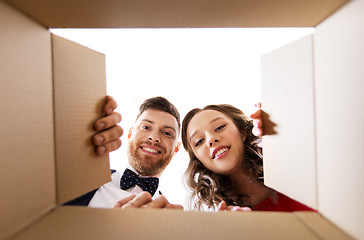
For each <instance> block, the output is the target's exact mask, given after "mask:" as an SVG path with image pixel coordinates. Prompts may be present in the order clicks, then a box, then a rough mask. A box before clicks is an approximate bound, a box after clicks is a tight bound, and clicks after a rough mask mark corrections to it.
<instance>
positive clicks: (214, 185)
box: [182, 104, 263, 210]
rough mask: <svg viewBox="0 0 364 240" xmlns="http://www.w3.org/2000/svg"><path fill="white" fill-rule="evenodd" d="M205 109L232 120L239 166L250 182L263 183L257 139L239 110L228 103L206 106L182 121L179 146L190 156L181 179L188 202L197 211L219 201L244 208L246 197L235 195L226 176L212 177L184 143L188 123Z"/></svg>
mask: <svg viewBox="0 0 364 240" xmlns="http://www.w3.org/2000/svg"><path fill="white" fill-rule="evenodd" d="M205 110H216V111H219V112H222V113H223V114H225V115H226V116H227V117H228V118H229V119H231V120H232V121H233V123H234V124H235V125H236V127H237V128H238V129H239V132H240V135H241V137H242V140H243V141H242V142H243V144H244V149H245V151H244V161H242V166H241V167H242V169H243V170H244V172H246V173H247V174H248V175H249V176H250V177H251V178H252V179H257V180H258V181H261V182H262V181H263V158H262V154H261V149H260V148H259V147H258V146H257V145H258V143H259V142H260V141H261V138H259V137H256V136H254V135H253V134H252V129H253V123H252V121H251V120H249V119H248V117H247V116H246V115H245V114H244V113H243V112H242V111H241V110H240V109H238V108H236V107H234V106H232V105H228V104H221V105H208V106H206V107H204V108H202V109H201V108H195V109H192V110H191V111H189V112H188V113H187V114H186V116H185V118H184V119H183V122H182V143H183V146H184V148H185V149H186V151H187V152H188V154H189V156H190V162H189V164H188V168H187V170H186V172H185V174H184V177H185V180H186V184H187V186H188V187H189V188H190V189H191V190H192V192H191V202H194V204H193V205H194V206H193V207H194V208H195V209H198V210H201V209H202V208H203V207H204V206H207V207H208V208H213V209H215V208H216V206H217V205H218V204H219V203H220V202H221V201H225V202H226V204H227V205H236V206H247V205H246V204H245V200H246V199H247V197H248V196H246V195H244V194H240V193H238V192H237V191H236V190H235V189H234V188H233V185H232V182H231V180H230V178H229V177H228V176H225V175H221V174H216V173H214V172H212V171H210V170H209V169H207V168H206V167H205V166H204V165H203V164H202V163H201V162H200V161H199V160H198V159H197V157H196V156H195V154H194V152H193V150H192V147H191V146H190V144H189V143H188V141H187V127H188V124H189V123H190V121H191V119H192V118H193V117H194V116H195V115H196V114H197V113H199V112H201V111H205ZM244 137H245V141H244Z"/></svg>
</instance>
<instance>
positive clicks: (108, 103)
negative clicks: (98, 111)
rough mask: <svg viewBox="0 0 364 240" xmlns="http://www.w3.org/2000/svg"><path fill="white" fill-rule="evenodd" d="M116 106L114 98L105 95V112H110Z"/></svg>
mask: <svg viewBox="0 0 364 240" xmlns="http://www.w3.org/2000/svg"><path fill="white" fill-rule="evenodd" d="M117 107H118V104H117V103H116V101H115V99H114V98H113V97H111V96H106V105H105V107H104V112H105V113H106V114H110V113H111V112H112V111H114V109H115V108H117Z"/></svg>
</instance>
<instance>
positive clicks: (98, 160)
mask: <svg viewBox="0 0 364 240" xmlns="http://www.w3.org/2000/svg"><path fill="white" fill-rule="evenodd" d="M52 43H53V79H54V109H55V139H56V141H55V144H56V170H57V203H64V202H66V201H68V200H71V199H73V198H75V197H78V196H80V195H82V194H84V193H86V192H88V191H90V190H93V189H95V188H98V187H99V186H101V185H102V184H104V183H106V182H108V181H110V180H111V179H110V168H109V161H108V159H109V158H108V155H106V156H97V155H96V153H95V150H94V147H93V144H92V136H93V135H94V133H95V131H94V128H93V123H94V121H95V120H96V119H98V118H100V117H101V116H102V114H103V106H104V104H105V102H106V97H105V96H106V81H105V56H104V55H103V54H101V53H98V52H95V51H93V50H90V49H88V48H86V47H84V46H81V45H79V44H77V43H74V42H71V41H69V40H66V39H63V38H61V37H58V36H55V35H52Z"/></svg>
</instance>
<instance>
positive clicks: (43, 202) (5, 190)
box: [0, 2, 55, 239]
mask: <svg viewBox="0 0 364 240" xmlns="http://www.w3.org/2000/svg"><path fill="white" fill-rule="evenodd" d="M52 108H53V106H52V73H51V44H50V33H49V32H48V31H47V30H46V29H45V28H44V27H42V26H40V25H39V24H36V23H35V22H34V21H32V20H31V19H29V18H27V17H25V16H24V15H22V14H21V13H19V12H17V11H16V10H14V9H13V8H12V7H9V6H8V5H7V4H5V3H3V2H0V111H1V114H0V116H1V117H0V119H1V120H0V121H1V124H0V134H1V143H0V165H1V166H0V189H1V197H0V239H3V238H7V237H9V236H10V235H12V234H14V233H15V232H17V231H19V229H21V228H23V227H24V226H25V225H27V224H29V223H30V222H32V221H34V219H37V218H39V217H40V216H41V215H43V214H44V213H45V212H47V211H49V210H50V209H51V208H52V207H53V206H54V203H55V172H54V147H53V146H54V142H53V111H52Z"/></svg>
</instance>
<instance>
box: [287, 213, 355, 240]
mask: <svg viewBox="0 0 364 240" xmlns="http://www.w3.org/2000/svg"><path fill="white" fill-rule="evenodd" d="M293 214H294V215H295V216H296V217H297V218H298V219H300V221H301V222H302V223H303V224H304V225H306V226H307V228H309V229H311V231H312V232H314V233H315V234H317V236H318V237H319V238H320V239H330V240H331V239H332V240H344V239H353V238H352V237H351V236H350V235H348V234H347V233H345V232H343V231H342V230H341V229H339V228H338V227H337V226H336V225H334V224H333V223H332V222H330V221H329V220H328V219H326V218H324V217H323V216H321V215H320V214H310V213H309V212H294V213H293Z"/></svg>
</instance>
